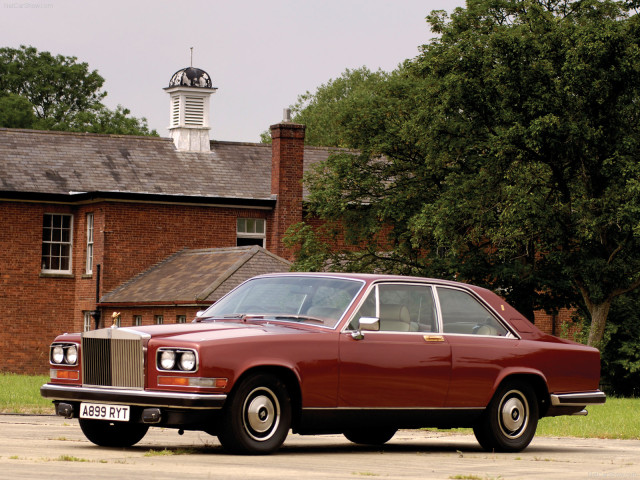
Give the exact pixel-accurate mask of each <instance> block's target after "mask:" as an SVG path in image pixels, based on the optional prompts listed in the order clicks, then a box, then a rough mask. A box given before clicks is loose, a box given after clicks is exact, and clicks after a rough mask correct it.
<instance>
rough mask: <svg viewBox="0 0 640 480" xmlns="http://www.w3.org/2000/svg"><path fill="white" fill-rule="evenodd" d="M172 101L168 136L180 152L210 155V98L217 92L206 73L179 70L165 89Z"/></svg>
mask: <svg viewBox="0 0 640 480" xmlns="http://www.w3.org/2000/svg"><path fill="white" fill-rule="evenodd" d="M164 90H166V92H167V93H168V94H169V97H170V105H169V108H170V110H169V121H170V124H169V132H170V135H171V138H172V139H173V143H174V144H175V146H176V148H177V149H178V150H181V151H191V152H208V151H209V150H210V146H209V130H210V129H211V127H210V126H209V98H210V97H211V95H212V94H214V93H216V90H217V88H215V87H213V86H212V85H211V77H210V76H209V74H208V73H207V72H205V71H204V70H200V69H199V68H194V67H187V68H183V69H181V70H178V71H177V72H176V73H174V74H173V76H172V77H171V80H170V81H169V86H168V87H167V88H165V89H164Z"/></svg>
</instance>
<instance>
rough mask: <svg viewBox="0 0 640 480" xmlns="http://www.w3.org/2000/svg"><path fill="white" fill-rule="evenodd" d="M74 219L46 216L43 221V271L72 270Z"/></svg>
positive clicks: (61, 216)
mask: <svg viewBox="0 0 640 480" xmlns="http://www.w3.org/2000/svg"><path fill="white" fill-rule="evenodd" d="M72 223H73V217H72V216H71V215H65V214H60V215H58V214H45V215H43V220H42V225H43V227H42V269H43V270H59V271H67V272H68V271H70V270H71V243H72V237H71V235H72V231H71V225H72Z"/></svg>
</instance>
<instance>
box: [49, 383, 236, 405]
mask: <svg viewBox="0 0 640 480" xmlns="http://www.w3.org/2000/svg"><path fill="white" fill-rule="evenodd" d="M40 394H41V395H42V396H43V397H45V398H50V399H52V400H66V401H74V402H100V403H109V404H118V405H136V406H142V407H166V408H187V409H220V408H222V407H223V405H224V402H225V401H226V399H227V395H226V394H224V393H181V392H158V391H148V390H142V391H140V390H127V389H118V388H95V387H80V386H70V385H55V384H51V383H45V384H44V385H43V386H42V387H40Z"/></svg>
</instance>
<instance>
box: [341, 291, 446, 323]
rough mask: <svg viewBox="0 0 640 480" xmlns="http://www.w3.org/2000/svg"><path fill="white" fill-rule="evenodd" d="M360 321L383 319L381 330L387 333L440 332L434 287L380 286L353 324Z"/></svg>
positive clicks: (371, 293) (381, 320) (361, 309)
mask: <svg viewBox="0 0 640 480" xmlns="http://www.w3.org/2000/svg"><path fill="white" fill-rule="evenodd" d="M361 317H377V318H379V319H380V330H381V331H387V332H433V331H436V330H437V326H436V325H437V324H436V315H435V309H434V302H433V295H432V293H431V287H430V286H426V285H410V284H400V283H388V284H379V285H377V286H376V288H374V289H373V290H371V292H370V293H369V296H368V297H367V298H366V300H365V301H364V303H363V304H362V306H361V307H360V309H359V310H358V312H357V313H356V315H355V316H354V319H353V321H352V322H351V325H350V327H351V328H354V329H355V328H357V322H358V320H359V319H360V318H361Z"/></svg>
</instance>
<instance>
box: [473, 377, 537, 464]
mask: <svg viewBox="0 0 640 480" xmlns="http://www.w3.org/2000/svg"><path fill="white" fill-rule="evenodd" d="M538 416H539V413H538V401H537V399H536V394H535V392H534V390H533V389H532V388H531V387H530V386H529V385H528V384H526V383H523V382H508V383H505V384H503V385H501V386H500V388H498V390H497V391H496V393H495V395H494V396H493V398H492V399H491V402H490V403H489V406H488V407H487V409H486V410H485V412H484V413H483V415H482V417H481V419H480V421H479V422H478V424H477V425H476V426H474V427H473V433H474V434H475V436H476V439H477V440H478V443H480V445H481V446H482V448H484V449H485V450H488V451H498V452H519V451H521V450H524V449H525V448H526V447H527V446H528V445H529V444H530V443H531V440H533V436H534V435H535V433H536V428H537V427H538Z"/></svg>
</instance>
